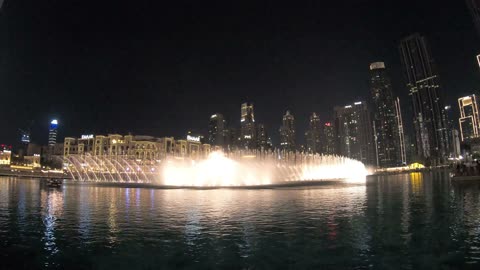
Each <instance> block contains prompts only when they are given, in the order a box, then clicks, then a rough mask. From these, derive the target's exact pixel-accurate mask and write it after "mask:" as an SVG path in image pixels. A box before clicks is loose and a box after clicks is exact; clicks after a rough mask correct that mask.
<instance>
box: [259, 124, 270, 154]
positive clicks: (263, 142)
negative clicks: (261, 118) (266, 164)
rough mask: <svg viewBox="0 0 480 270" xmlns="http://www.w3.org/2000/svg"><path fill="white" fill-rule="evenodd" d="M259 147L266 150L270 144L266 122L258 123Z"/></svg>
mask: <svg viewBox="0 0 480 270" xmlns="http://www.w3.org/2000/svg"><path fill="white" fill-rule="evenodd" d="M257 147H258V148H259V149H263V150H266V149H268V148H269V145H268V133H267V129H266V128H265V125H264V124H257Z"/></svg>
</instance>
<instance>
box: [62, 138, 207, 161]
mask: <svg viewBox="0 0 480 270" xmlns="http://www.w3.org/2000/svg"><path fill="white" fill-rule="evenodd" d="M63 150H64V152H63V155H64V156H69V155H88V156H93V157H95V156H97V157H101V156H108V157H112V156H113V157H115V156H122V157H126V158H129V159H135V160H141V161H142V162H154V161H158V160H162V159H164V158H166V157H168V156H172V157H174V156H175V157H189V158H193V159H197V158H200V157H205V156H207V155H208V154H210V151H211V149H210V145H209V144H202V143H201V138H200V136H193V135H187V138H186V139H181V140H175V139H174V138H172V137H163V138H156V137H152V136H134V135H125V136H122V135H119V134H109V135H107V136H103V135H96V136H94V135H83V136H82V137H80V138H72V137H67V138H65V142H64V144H63Z"/></svg>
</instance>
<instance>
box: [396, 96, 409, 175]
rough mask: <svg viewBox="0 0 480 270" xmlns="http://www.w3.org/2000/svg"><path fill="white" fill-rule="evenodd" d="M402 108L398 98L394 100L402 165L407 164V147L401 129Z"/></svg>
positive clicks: (403, 132)
mask: <svg viewBox="0 0 480 270" xmlns="http://www.w3.org/2000/svg"><path fill="white" fill-rule="evenodd" d="M401 108H402V107H401V106H400V98H398V97H397V99H396V100H395V112H396V113H395V114H396V120H397V121H396V122H395V123H396V126H397V129H398V136H399V139H400V160H401V164H402V165H406V164H407V145H406V142H405V131H404V129H403V118H402V109H401Z"/></svg>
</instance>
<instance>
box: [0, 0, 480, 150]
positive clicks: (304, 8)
mask: <svg viewBox="0 0 480 270" xmlns="http://www.w3.org/2000/svg"><path fill="white" fill-rule="evenodd" d="M118 2H122V4H120V3H118ZM123 2H124V1H73V0H71V1H65V0H57V1H54V0H51V1H38V0H36V1H34V0H32V1H20V0H13V1H12V0H10V1H9V0H6V1H5V2H4V4H3V7H2V10H1V11H0V93H1V101H2V104H0V113H1V114H0V115H1V119H2V120H1V121H2V124H1V130H0V143H9V144H13V143H14V142H15V141H18V139H19V135H18V128H28V127H29V126H31V128H32V139H33V141H35V142H40V143H45V142H46V141H47V137H48V123H49V120H50V119H52V118H54V117H55V118H58V119H59V122H60V137H63V136H80V135H81V134H85V133H96V134H102V133H112V132H117V133H127V132H132V133H133V134H147V135H154V136H176V137H179V136H182V137H183V136H184V135H185V134H186V131H187V130H189V129H194V130H199V131H206V128H207V125H208V119H209V117H210V115H211V114H213V113H216V112H220V113H223V114H224V115H225V116H226V118H227V120H228V122H229V124H230V125H235V126H237V125H238V124H239V117H240V116H239V114H240V104H241V103H242V102H244V101H252V102H254V104H255V114H256V119H257V122H263V123H265V124H266V125H267V128H268V131H269V132H270V133H271V135H272V137H273V138H274V140H275V142H278V140H276V139H277V138H278V134H277V133H278V128H279V126H280V124H281V118H282V115H283V113H284V111H285V110H286V109H290V110H291V111H292V112H293V114H294V115H295V117H296V121H297V127H298V132H297V134H299V136H298V139H299V140H301V142H303V136H302V134H303V133H304V130H305V127H306V126H307V119H308V115H309V114H310V113H311V112H312V111H316V112H319V113H320V115H321V117H322V119H323V120H324V121H326V120H330V119H331V116H332V114H333V106H334V105H345V104H347V103H350V102H353V101H357V100H369V97H370V96H369V90H368V79H369V73H368V72H369V70H368V66H369V64H370V62H373V61H385V62H386V64H387V66H388V67H389V68H390V74H391V76H392V79H393V81H394V86H395V89H394V91H395V92H396V94H397V95H399V96H400V97H401V98H402V102H403V107H404V110H405V111H406V110H408V109H409V107H410V99H409V98H408V96H407V90H406V89H405V87H404V83H403V75H402V71H401V69H400V63H399V62H400V61H399V55H398V43H399V40H400V39H401V38H402V37H404V36H406V35H408V34H411V33H413V32H421V33H423V34H425V35H426V36H427V37H428V39H429V40H430V43H431V45H432V48H433V54H434V57H435V59H436V61H437V65H438V68H439V70H440V75H441V79H442V83H443V87H444V88H443V92H444V95H445V99H446V102H447V103H450V104H452V105H456V98H458V97H459V96H462V95H465V94H470V93H472V92H474V91H475V90H478V89H480V76H479V75H480V73H479V72H480V70H479V68H478V66H477V65H476V62H475V55H476V54H477V53H479V52H480V47H479V45H480V43H479V37H478V35H477V33H476V32H475V31H474V27H473V23H472V20H471V17H470V15H469V13H468V11H467V8H466V5H465V1H462V0H448V1H438V0H404V1H385V0H370V1H366V0H350V1H318V0H312V1H288V2H287V1H129V2H128V3H123ZM125 2H126V1H125ZM406 128H407V129H410V127H406Z"/></svg>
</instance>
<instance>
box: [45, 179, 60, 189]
mask: <svg viewBox="0 0 480 270" xmlns="http://www.w3.org/2000/svg"><path fill="white" fill-rule="evenodd" d="M62 184H63V179H60V178H49V179H47V186H48V187H54V188H58V187H61V186H62Z"/></svg>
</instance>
